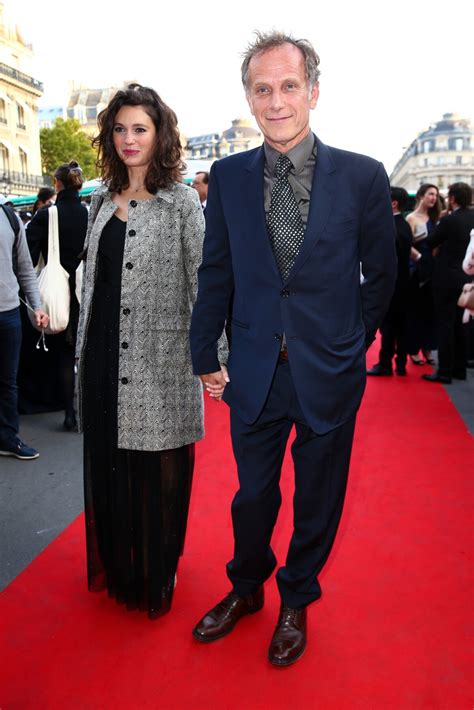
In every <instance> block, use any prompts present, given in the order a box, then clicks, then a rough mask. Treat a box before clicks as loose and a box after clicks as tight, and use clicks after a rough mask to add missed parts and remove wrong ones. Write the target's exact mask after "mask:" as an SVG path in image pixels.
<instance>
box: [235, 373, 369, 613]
mask: <svg viewBox="0 0 474 710" xmlns="http://www.w3.org/2000/svg"><path fill="white" fill-rule="evenodd" d="M355 418H356V417H355V414H354V415H353V416H352V417H351V418H350V419H349V420H348V421H346V422H345V423H344V424H342V425H341V426H339V427H337V428H336V429H333V430H332V431H330V432H329V433H327V434H324V435H318V434H316V433H315V432H314V431H313V430H312V429H311V428H310V427H309V426H308V424H307V422H306V420H305V417H304V415H303V413H302V411H301V407H300V405H299V403H298V399H297V396H296V392H295V388H294V385H293V380H292V376H291V369H290V364H289V363H288V362H283V363H280V364H279V365H277V368H276V371H275V376H274V379H273V382H272V386H271V389H270V393H269V396H268V399H267V402H266V404H265V407H264V410H263V412H262V413H261V415H260V416H259V418H258V420H257V421H256V422H255V423H254V424H252V425H248V424H245V423H244V422H243V421H242V420H241V419H240V417H239V416H238V415H237V414H236V412H235V411H231V432H232V444H233V447H234V455H235V459H236V461H237V467H238V476H239V490H238V492H237V494H236V496H235V498H234V500H233V503H232V521H233V526H234V542H235V548H234V558H233V559H232V560H231V561H230V562H229V563H228V565H227V573H228V576H229V578H230V580H231V582H232V584H233V588H234V591H235V592H236V593H237V594H239V595H241V596H245V595H246V594H249V593H252V592H254V591H255V590H256V589H257V588H258V587H259V586H260V585H261V584H262V583H263V582H264V581H265V580H266V579H268V577H269V576H270V575H271V574H272V572H273V570H274V569H275V567H276V564H277V561H276V558H275V555H274V553H273V550H272V548H271V537H272V532H273V528H274V526H275V523H276V520H277V516H278V511H279V508H280V504H281V493H280V485H279V483H280V474H281V466H282V462H283V457H284V454H285V449H286V444H287V441H288V437H289V435H290V432H291V429H292V427H293V425H295V427H296V438H295V440H294V442H293V444H292V448H291V452H292V456H293V463H294V470H295V496H294V501H293V505H294V530H293V534H292V537H291V541H290V545H289V549H288V554H287V558H286V564H285V565H284V566H283V567H280V569H279V570H278V573H277V583H278V587H279V591H280V595H281V598H282V602H283V603H284V604H285V605H286V606H289V607H292V608H301V607H304V606H306V605H307V604H309V603H311V602H312V601H314V600H316V599H318V598H319V597H320V596H321V587H320V585H319V582H318V579H317V575H318V574H319V572H320V571H321V569H322V567H323V566H324V563H325V562H326V560H327V558H328V555H329V553H330V551H331V548H332V545H333V542H334V539H335V536H336V532H337V527H338V524H339V520H340V518H341V514H342V508H343V504H344V496H345V491H346V485H347V477H348V471H349V462H350V456H351V449H352V441H353V436H354V426H355Z"/></svg>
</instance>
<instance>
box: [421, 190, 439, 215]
mask: <svg viewBox="0 0 474 710" xmlns="http://www.w3.org/2000/svg"><path fill="white" fill-rule="evenodd" d="M437 201H438V190H437V189H436V188H434V187H429V188H428V190H427V191H426V192H425V194H424V195H423V197H422V198H421V205H422V206H423V207H426V209H427V210H429V209H431V208H432V207H434V206H435V204H436V203H437Z"/></svg>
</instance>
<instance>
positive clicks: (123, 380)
mask: <svg viewBox="0 0 474 710" xmlns="http://www.w3.org/2000/svg"><path fill="white" fill-rule="evenodd" d="M120 382H121V383H122V384H123V385H128V377H122V379H121V380H120Z"/></svg>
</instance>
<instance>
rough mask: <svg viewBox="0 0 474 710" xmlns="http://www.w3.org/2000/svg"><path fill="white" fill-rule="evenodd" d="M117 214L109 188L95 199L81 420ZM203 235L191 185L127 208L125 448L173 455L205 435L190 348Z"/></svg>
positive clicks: (82, 341) (84, 306)
mask: <svg viewBox="0 0 474 710" xmlns="http://www.w3.org/2000/svg"><path fill="white" fill-rule="evenodd" d="M101 199H102V200H103V201H102V204H100V202H101ZM99 205H100V208H99V211H98V213H97V216H95V215H96V212H97V207H98V206H99ZM116 209H117V208H116V205H115V204H114V203H113V202H112V199H111V195H110V193H109V192H108V191H107V189H106V188H105V187H101V188H99V189H98V190H97V191H96V192H95V193H94V194H93V196H92V203H91V209H90V218H89V227H88V232H87V237H86V245H87V260H86V262H85V270H84V274H83V284H82V298H81V311H80V318H79V328H78V333H77V348H76V356H77V357H78V358H79V418H80V420H81V419H82V411H81V402H82V378H83V354H84V348H85V345H86V343H87V330H88V325H89V321H90V317H91V306H92V297H93V293H94V282H95V278H96V273H97V261H98V260H97V250H98V246H99V239H100V235H101V233H102V230H103V228H104V226H105V224H106V223H107V222H108V220H109V219H110V218H111V216H112V215H113V213H114V212H115V210H116ZM94 217H95V219H94ZM203 237H204V218H203V214H202V208H201V205H200V203H199V197H198V194H197V192H196V191H195V190H194V189H192V188H190V187H187V186H186V185H183V184H180V183H176V184H175V185H174V186H173V187H172V188H171V189H170V190H159V191H158V192H157V193H156V196H155V198H154V199H152V200H147V201H135V200H131V201H129V203H128V223H127V232H126V237H125V248H124V255H123V270H122V287H121V304H120V339H119V373H118V412H117V424H118V448H120V449H134V450H140V451H160V450H163V449H173V448H177V447H180V446H184V445H185V444H190V443H192V442H194V441H197V440H198V439H201V438H202V437H203V435H204V428H203V398H202V386H201V383H200V381H199V379H198V378H197V377H195V376H194V375H193V372H192V366H191V356H190V351H189V342H188V331H189V325H190V320H191V310H192V306H193V304H194V300H195V297H196V292H197V270H198V267H199V265H200V263H201V259H202V242H203ZM81 426H82V421H81Z"/></svg>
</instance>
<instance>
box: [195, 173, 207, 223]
mask: <svg viewBox="0 0 474 710" xmlns="http://www.w3.org/2000/svg"><path fill="white" fill-rule="evenodd" d="M191 187H194V189H195V190H197V193H198V195H199V200H200V202H201V207H202V209H203V212H204V214H206V205H207V191H208V188H209V173H208V172H206V171H205V170H201V171H200V172H198V173H196V175H195V178H194V180H193V181H192V183H191Z"/></svg>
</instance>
